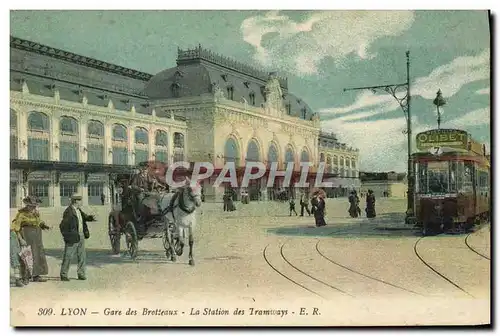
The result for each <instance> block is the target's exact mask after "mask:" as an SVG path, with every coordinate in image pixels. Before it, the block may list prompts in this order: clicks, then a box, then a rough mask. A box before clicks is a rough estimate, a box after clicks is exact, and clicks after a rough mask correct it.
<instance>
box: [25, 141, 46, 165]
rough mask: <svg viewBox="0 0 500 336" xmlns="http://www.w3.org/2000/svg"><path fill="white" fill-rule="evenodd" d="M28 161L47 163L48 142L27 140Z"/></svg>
mask: <svg viewBox="0 0 500 336" xmlns="http://www.w3.org/2000/svg"><path fill="white" fill-rule="evenodd" d="M28 160H43V161H49V140H48V139H28Z"/></svg>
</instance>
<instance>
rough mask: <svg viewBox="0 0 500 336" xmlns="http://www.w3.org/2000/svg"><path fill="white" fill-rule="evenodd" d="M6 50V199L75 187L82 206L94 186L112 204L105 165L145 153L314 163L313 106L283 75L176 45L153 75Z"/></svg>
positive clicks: (56, 199) (18, 42)
mask: <svg viewBox="0 0 500 336" xmlns="http://www.w3.org/2000/svg"><path fill="white" fill-rule="evenodd" d="M10 51H11V60H10V129H11V131H10V132H11V147H10V156H11V176H10V182H11V183H10V186H11V207H19V206H20V205H21V200H22V198H23V197H24V195H26V194H33V195H36V196H38V197H40V198H41V199H42V202H43V203H42V206H45V207H59V206H65V205H66V204H67V202H68V200H69V196H70V195H71V194H73V193H74V192H81V193H82V195H83V196H84V200H83V203H84V204H91V205H92V204H94V205H97V204H101V197H102V195H104V199H105V203H108V202H109V201H110V199H111V198H112V197H113V195H114V191H113V186H112V184H113V183H112V180H113V174H118V173H121V172H127V171H130V170H131V167H133V166H134V165H135V164H137V163H139V162H143V161H147V160H157V161H163V162H165V163H167V164H172V163H173V162H177V161H189V162H198V161H203V162H207V161H209V162H212V163H213V164H214V166H215V167H216V169H220V168H222V167H223V166H224V164H225V163H226V162H227V161H233V162H235V164H236V166H237V167H240V168H241V167H243V166H244V165H245V163H246V162H247V161H260V162H264V163H265V164H266V165H270V163H271V162H278V163H279V165H280V168H282V169H284V168H285V165H286V164H287V163H288V162H294V163H295V164H296V170H298V169H299V162H301V161H304V162H313V163H314V165H315V167H313V168H311V169H310V171H312V172H314V171H315V169H316V165H317V163H318V162H319V160H320V154H319V148H320V144H321V141H319V140H318V139H320V120H319V115H318V114H317V113H314V112H313V111H312V110H311V108H310V107H309V106H308V105H307V104H306V103H305V102H304V101H303V100H302V99H300V98H298V97H296V96H294V95H293V94H292V93H290V92H289V91H288V83H287V79H286V78H280V77H278V76H277V74H275V73H265V72H263V71H260V70H258V69H255V68H252V67H250V66H248V65H245V64H242V63H239V62H236V61H234V60H231V59H229V58H226V57H224V56H221V55H217V54H215V53H213V52H211V51H209V50H206V49H204V48H202V47H201V46H199V47H197V48H195V49H191V50H180V49H179V50H177V61H176V63H177V64H176V65H175V66H174V67H171V68H169V69H166V70H164V71H161V72H160V73H158V74H156V75H151V74H147V73H143V72H140V71H136V70H133V69H126V68H123V67H120V66H118V65H113V64H109V63H106V62H103V61H99V60H95V59H91V58H88V57H85V56H81V55H76V54H73V53H70V52H67V51H63V50H58V49H55V48H51V47H49V46H44V45H41V44H38V43H35V42H31V41H26V40H22V39H19V38H15V37H11V40H10ZM339 150H340V151H341V152H342V151H343V150H344V149H343V147H342V146H340V149H339ZM328 153H330V152H328ZM332 153H333V152H332ZM342 153H344V152H342ZM345 153H346V154H347V153H350V152H349V151H346V152H345ZM324 155H325V158H328V157H330V156H328V154H327V152H326V151H325V153H324ZM331 157H332V158H333V157H334V156H333V155H331ZM338 157H339V158H340V156H338ZM343 157H344V158H347V155H344V156H343ZM356 157H357V156H356V155H355V152H352V155H349V160H352V158H356ZM333 162H334V161H332V169H334V168H333V167H334V166H333ZM340 162H341V161H339V169H341V168H340V167H344V166H342V165H340ZM345 162H350V163H347V164H348V165H349V168H355V167H353V166H352V161H344V163H345ZM355 165H356V166H357V164H355ZM351 170H352V169H349V171H351ZM333 171H334V170H332V172H333ZM349 174H351V173H350V172H349ZM212 182H213V180H206V181H204V193H205V199H206V200H207V201H219V200H221V199H222V195H223V193H224V187H223V186H221V187H219V188H214V187H213V186H212ZM279 183H280V182H278V183H277V185H276V186H275V187H274V188H273V189H275V188H280V185H279ZM266 184H267V177H263V178H262V179H260V180H258V181H255V182H254V183H253V184H252V185H251V187H250V188H249V189H250V190H249V192H250V193H251V194H253V195H259V197H260V199H263V200H265V199H267V198H268V197H269V196H270V194H271V193H272V192H273V191H272V190H269V189H268V188H266ZM292 192H293V193H295V192H296V190H295V189H293V188H292Z"/></svg>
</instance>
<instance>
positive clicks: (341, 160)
mask: <svg viewBox="0 0 500 336" xmlns="http://www.w3.org/2000/svg"><path fill="white" fill-rule="evenodd" d="M339 165H340V166H341V167H344V165H345V162H344V157H343V156H341V157H340V164H339Z"/></svg>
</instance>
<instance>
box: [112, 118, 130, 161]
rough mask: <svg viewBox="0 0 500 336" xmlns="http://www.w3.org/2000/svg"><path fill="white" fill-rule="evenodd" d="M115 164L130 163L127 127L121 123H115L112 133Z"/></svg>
mask: <svg viewBox="0 0 500 336" xmlns="http://www.w3.org/2000/svg"><path fill="white" fill-rule="evenodd" d="M112 143H113V146H112V148H113V149H112V152H113V164H117V165H127V164H128V136H127V128H126V127H125V126H123V125H120V124H114V125H113V135H112Z"/></svg>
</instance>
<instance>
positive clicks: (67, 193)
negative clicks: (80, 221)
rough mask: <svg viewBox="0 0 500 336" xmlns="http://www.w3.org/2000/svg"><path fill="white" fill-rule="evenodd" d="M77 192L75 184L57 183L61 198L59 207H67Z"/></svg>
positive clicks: (76, 184)
mask: <svg viewBox="0 0 500 336" xmlns="http://www.w3.org/2000/svg"><path fill="white" fill-rule="evenodd" d="M77 191H78V183H77V182H66V181H61V182H60V183H59V195H60V196H61V205H62V206H68V205H69V204H70V198H71V196H72V195H73V194H75V193H76V192H77Z"/></svg>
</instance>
